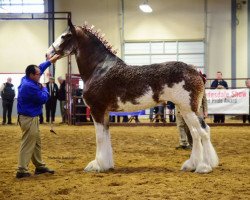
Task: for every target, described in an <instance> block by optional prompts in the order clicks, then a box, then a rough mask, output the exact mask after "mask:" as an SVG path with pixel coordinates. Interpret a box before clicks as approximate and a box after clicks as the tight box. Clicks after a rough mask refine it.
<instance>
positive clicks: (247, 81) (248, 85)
mask: <svg viewBox="0 0 250 200" xmlns="http://www.w3.org/2000/svg"><path fill="white" fill-rule="evenodd" d="M245 83H246V86H247V88H250V78H248V79H247V80H246V82H245Z"/></svg>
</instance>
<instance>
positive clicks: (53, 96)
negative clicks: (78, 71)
mask: <svg viewBox="0 0 250 200" xmlns="http://www.w3.org/2000/svg"><path fill="white" fill-rule="evenodd" d="M46 87H47V90H48V92H49V95H50V97H49V100H48V101H47V102H46V104H45V108H46V122H50V120H51V122H54V121H55V113H56V103H57V94H58V86H57V84H56V83H55V78H54V77H52V76H51V77H49V82H47V83H46Z"/></svg>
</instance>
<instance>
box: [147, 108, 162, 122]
mask: <svg viewBox="0 0 250 200" xmlns="http://www.w3.org/2000/svg"><path fill="white" fill-rule="evenodd" d="M154 113H155V117H153V116H154ZM149 119H150V122H153V121H154V120H155V122H156V123H158V122H159V120H160V119H161V122H163V123H166V119H165V118H164V106H163V105H159V106H156V107H153V108H150V111H149Z"/></svg>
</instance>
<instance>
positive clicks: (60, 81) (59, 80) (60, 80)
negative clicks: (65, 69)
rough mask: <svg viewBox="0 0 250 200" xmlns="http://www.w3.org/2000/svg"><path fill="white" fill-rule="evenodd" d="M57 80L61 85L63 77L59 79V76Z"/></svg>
mask: <svg viewBox="0 0 250 200" xmlns="http://www.w3.org/2000/svg"><path fill="white" fill-rule="evenodd" d="M57 80H58V82H59V83H60V84H62V83H63V81H64V79H63V77H61V76H59V77H58V78H57Z"/></svg>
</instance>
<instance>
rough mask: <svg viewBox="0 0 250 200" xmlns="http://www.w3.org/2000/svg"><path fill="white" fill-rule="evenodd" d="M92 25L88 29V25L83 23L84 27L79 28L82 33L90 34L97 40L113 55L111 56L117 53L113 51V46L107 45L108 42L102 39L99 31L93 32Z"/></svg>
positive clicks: (102, 36) (102, 35)
mask: <svg viewBox="0 0 250 200" xmlns="http://www.w3.org/2000/svg"><path fill="white" fill-rule="evenodd" d="M94 27H95V26H94V25H91V26H90V27H89V26H88V23H87V22H84V25H83V26H81V28H82V29H83V30H84V31H87V32H88V33H90V34H91V35H93V36H94V37H95V38H96V39H98V40H99V41H100V42H101V43H102V44H103V45H104V46H105V47H106V49H107V50H108V51H109V52H111V53H113V54H116V53H117V49H115V50H113V49H112V48H113V46H112V45H109V44H108V41H107V40H105V39H104V36H105V34H104V33H103V34H101V30H100V29H98V30H96V31H95V30H94Z"/></svg>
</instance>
